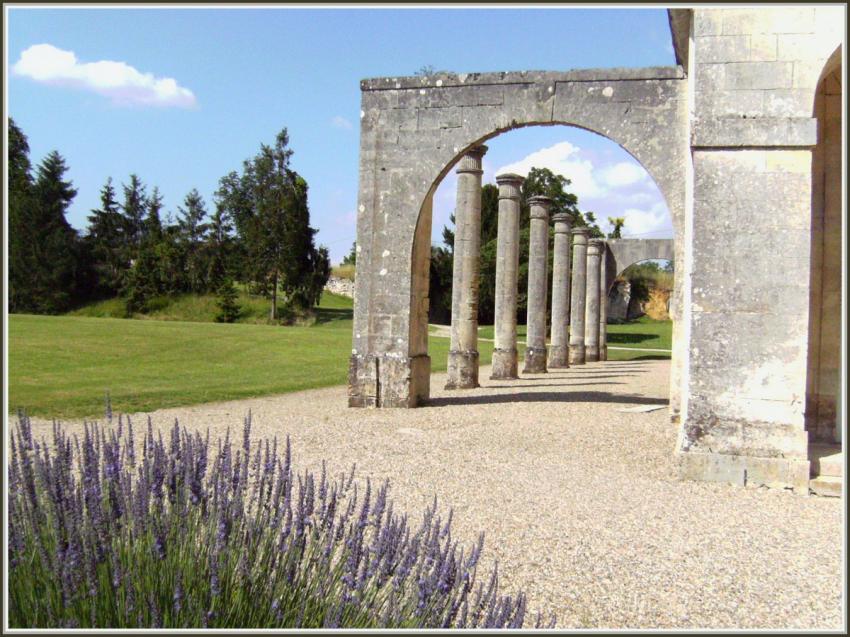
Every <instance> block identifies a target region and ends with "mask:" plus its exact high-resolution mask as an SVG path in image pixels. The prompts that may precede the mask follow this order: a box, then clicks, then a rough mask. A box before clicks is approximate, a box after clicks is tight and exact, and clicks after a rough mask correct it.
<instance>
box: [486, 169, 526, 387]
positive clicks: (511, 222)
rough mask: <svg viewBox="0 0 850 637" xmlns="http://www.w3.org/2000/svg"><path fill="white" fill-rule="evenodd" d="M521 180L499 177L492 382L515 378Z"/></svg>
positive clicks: (520, 178) (514, 177)
mask: <svg viewBox="0 0 850 637" xmlns="http://www.w3.org/2000/svg"><path fill="white" fill-rule="evenodd" d="M523 181H524V178H523V177H520V176H519V175H514V174H511V173H508V174H504V175H498V176H497V177H496V183H497V184H499V227H498V237H497V239H496V292H495V296H496V308H495V325H494V332H495V341H496V342H495V343H494V348H493V368H492V369H493V371H492V374H491V376H490V378H491V379H493V380H507V379H513V378H517V351H516V307H517V273H518V271H519V199H520V187H521V186H522V182H523Z"/></svg>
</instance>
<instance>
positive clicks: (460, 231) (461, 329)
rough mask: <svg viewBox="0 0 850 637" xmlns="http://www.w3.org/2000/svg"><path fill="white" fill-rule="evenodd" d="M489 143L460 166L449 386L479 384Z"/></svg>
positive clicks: (456, 214)
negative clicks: (483, 194)
mask: <svg viewBox="0 0 850 637" xmlns="http://www.w3.org/2000/svg"><path fill="white" fill-rule="evenodd" d="M485 152H487V147H486V146H478V147H476V148H473V149H472V150H470V151H469V152H468V153H466V155H464V156H463V157H462V158H461V160H460V162H459V164H458V168H457V171H456V172H457V205H456V206H455V243H454V259H453V270H452V329H451V345H450V348H449V360H448V365H447V368H448V369H447V371H448V380H447V381H446V389H471V388H473V387H478V274H479V272H478V269H479V262H480V259H479V255H480V252H481V175H482V174H483V171H482V170H481V158H482V157H483V156H484V153H485Z"/></svg>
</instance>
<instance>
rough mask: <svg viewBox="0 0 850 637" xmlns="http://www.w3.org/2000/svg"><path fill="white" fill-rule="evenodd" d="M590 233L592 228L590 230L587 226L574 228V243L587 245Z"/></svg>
mask: <svg viewBox="0 0 850 637" xmlns="http://www.w3.org/2000/svg"><path fill="white" fill-rule="evenodd" d="M588 234H590V230H588V229H587V228H586V227H585V226H580V227H578V228H573V229H572V235H573V244H575V245H586V244H587V235H588Z"/></svg>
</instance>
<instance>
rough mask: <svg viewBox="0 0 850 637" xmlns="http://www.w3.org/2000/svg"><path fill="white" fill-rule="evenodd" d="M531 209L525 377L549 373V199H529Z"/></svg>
mask: <svg viewBox="0 0 850 637" xmlns="http://www.w3.org/2000/svg"><path fill="white" fill-rule="evenodd" d="M528 203H529V205H530V206H531V212H530V217H531V220H530V229H529V250H528V311H527V313H526V314H527V320H526V348H525V367H524V368H523V370H522V371H523V373H524V374H542V373H544V372H546V300H547V290H546V280H547V274H548V272H547V271H548V266H549V208H550V206H551V205H552V200H551V199H550V198H549V197H542V196H536V197H532V198H531V199H529V200H528Z"/></svg>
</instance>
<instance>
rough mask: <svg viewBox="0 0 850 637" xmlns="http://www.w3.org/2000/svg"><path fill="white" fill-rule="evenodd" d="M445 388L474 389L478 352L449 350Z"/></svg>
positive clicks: (476, 378) (476, 384)
mask: <svg viewBox="0 0 850 637" xmlns="http://www.w3.org/2000/svg"><path fill="white" fill-rule="evenodd" d="M446 371H447V372H448V379H446V387H445V388H446V389H475V388H476V387H480V385H479V384H478V352H476V351H475V350H472V351H468V352H461V351H450V352H449V362H448V365H447V367H446Z"/></svg>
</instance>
